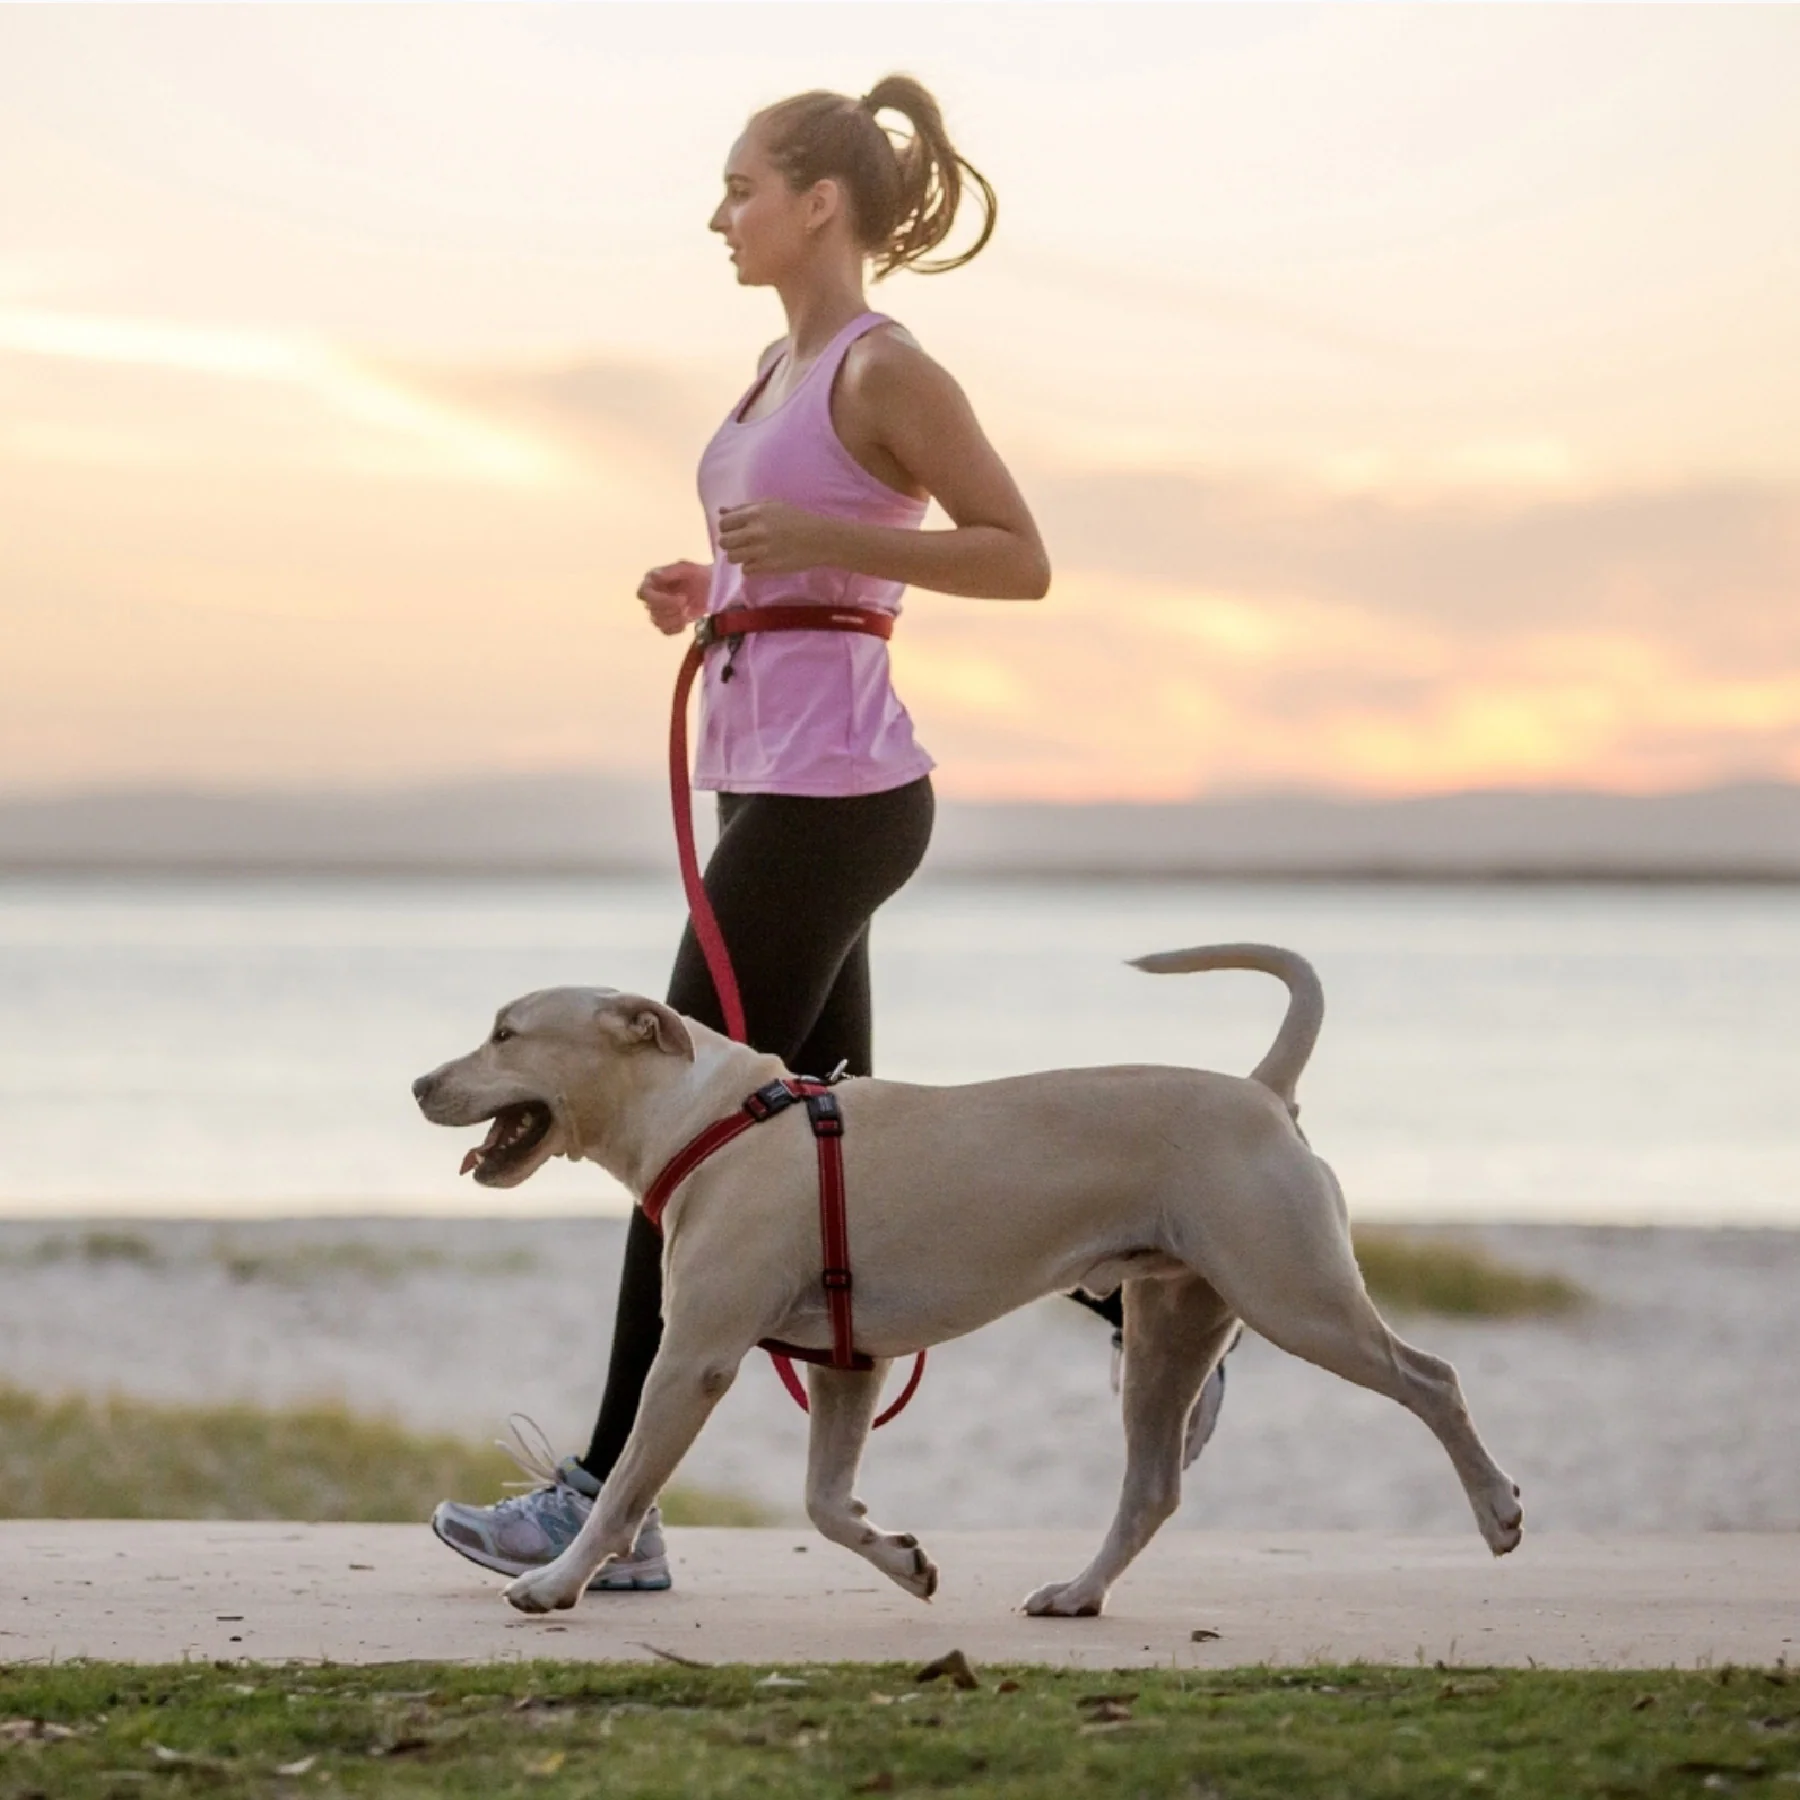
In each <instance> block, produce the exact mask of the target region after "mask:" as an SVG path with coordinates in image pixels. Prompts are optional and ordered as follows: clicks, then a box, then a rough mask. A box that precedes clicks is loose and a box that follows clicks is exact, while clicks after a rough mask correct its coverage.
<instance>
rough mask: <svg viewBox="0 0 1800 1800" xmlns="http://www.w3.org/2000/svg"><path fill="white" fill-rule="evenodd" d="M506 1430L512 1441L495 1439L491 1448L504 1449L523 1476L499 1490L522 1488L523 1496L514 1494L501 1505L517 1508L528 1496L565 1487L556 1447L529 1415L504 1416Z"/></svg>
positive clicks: (506, 1483)
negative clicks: (520, 1479) (523, 1478)
mask: <svg viewBox="0 0 1800 1800" xmlns="http://www.w3.org/2000/svg"><path fill="white" fill-rule="evenodd" d="M506 1428H507V1430H508V1431H510V1432H511V1433H512V1435H513V1442H512V1443H510V1444H509V1443H508V1442H507V1441H506V1439H505V1438H495V1439H494V1448H495V1449H496V1450H504V1451H505V1452H506V1454H507V1455H508V1456H510V1457H511V1458H512V1460H513V1463H514V1465H515V1466H516V1467H517V1468H518V1469H519V1470H520V1471H521V1472H522V1473H523V1474H524V1475H525V1476H526V1479H525V1480H524V1481H507V1482H502V1483H501V1485H502V1486H503V1487H509V1488H523V1489H525V1492H524V1493H521V1494H514V1495H513V1496H512V1497H511V1498H510V1499H508V1500H502V1501H501V1502H500V1505H501V1506H517V1505H519V1504H520V1503H521V1502H523V1501H525V1500H527V1499H529V1498H530V1497H531V1495H532V1494H536V1493H541V1492H542V1491H543V1490H544V1489H545V1488H556V1487H567V1486H568V1485H569V1484H568V1483H567V1482H566V1481H564V1480H563V1475H562V1468H561V1465H560V1464H559V1463H558V1461H557V1456H556V1446H555V1445H554V1444H552V1443H551V1442H550V1436H549V1433H548V1432H546V1431H545V1430H544V1428H543V1426H541V1425H540V1424H539V1423H538V1422H537V1420H536V1419H534V1418H533V1417H532V1416H531V1414H530V1413H518V1412H516V1413H508V1414H507V1417H506Z"/></svg>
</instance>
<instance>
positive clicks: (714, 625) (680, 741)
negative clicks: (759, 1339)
mask: <svg viewBox="0 0 1800 1800" xmlns="http://www.w3.org/2000/svg"><path fill="white" fill-rule="evenodd" d="M752 631H854V632H861V633H863V634H864V635H865V636H868V637H879V638H887V637H892V636H893V632H894V619H893V615H892V614H891V613H884V612H876V611H874V610H873V609H870V608H863V607H855V606H734V607H727V608H725V609H724V610H723V611H722V612H716V613H710V614H708V615H707V617H706V618H704V619H702V620H701V621H700V622H699V624H698V625H697V626H696V627H695V630H694V641H693V642H692V643H691V644H690V645H689V646H688V650H687V654H686V655H685V656H684V657H683V658H682V660H681V670H680V672H679V673H678V674H677V676H676V677H675V704H674V711H673V714H672V716H671V718H670V721H669V795H670V799H671V801H672V802H673V810H674V814H675V850H676V856H677V858H678V860H679V861H680V864H681V885H682V889H683V891H684V892H685V893H686V895H687V903H688V916H689V917H690V918H691V919H692V920H693V922H694V936H695V937H696V939H698V940H699V944H700V952H701V955H702V956H704V957H705V959H706V968H707V973H708V974H710V975H711V977H712V984H713V991H714V992H715V993H716V994H717V995H718V999H719V1010H720V1011H721V1012H722V1013H723V1014H724V1017H725V1030H726V1032H727V1034H728V1035H729V1036H730V1037H732V1038H733V1039H734V1040H735V1041H736V1042H738V1043H740V1044H744V1043H748V1042H749V1032H748V1030H747V1028H746V1027H745V1024H744V1002H743V997H742V996H741V995H740V994H739V992H738V985H737V976H736V974H735V973H734V972H733V970H732V967H731V954H730V952H729V951H728V950H727V949H726V948H725V934H724V933H723V932H722V931H720V929H719V921H718V917H717V915H716V914H715V913H714V912H713V909H712V902H711V901H710V900H709V899H708V898H707V895H706V888H705V886H704V884H703V883H702V882H701V879H700V858H699V855H698V853H697V851H696V850H695V847H694V801H693V792H692V788H691V785H690V781H689V777H688V741H687V711H688V696H689V695H690V694H691V693H692V692H693V687H694V679H695V677H696V676H697V675H698V674H699V673H700V670H701V667H702V666H703V664H704V663H705V660H706V652H707V651H708V650H709V649H711V648H712V646H713V645H714V644H716V643H719V642H720V641H721V640H723V641H725V642H726V643H728V644H729V646H730V648H729V650H728V651H727V655H728V656H729V657H732V658H735V657H736V655H737V652H738V646H739V644H740V642H741V641H742V638H743V637H744V635H745V634H746V633H748V632H752ZM722 679H724V680H726V681H729V680H730V679H731V664H730V663H729V662H728V663H727V664H726V668H725V673H724V676H723V677H722ZM795 1100H804V1102H805V1104H806V1110H807V1115H808V1117H809V1119H810V1120H811V1122H812V1129H813V1136H814V1138H815V1139H816V1140H817V1142H818V1150H819V1241H820V1244H821V1246H822V1248H823V1250H824V1261H825V1267H824V1272H823V1275H822V1280H823V1282H824V1286H825V1300H826V1304H827V1306H828V1307H829V1309H830V1312H831V1343H832V1347H831V1349H830V1351H829V1352H825V1351H818V1350H807V1349H803V1348H801V1347H800V1346H798V1345H795V1344H784V1343H780V1342H779V1341H777V1340H775V1339H768V1340H766V1341H765V1342H764V1344H763V1348H764V1349H765V1350H767V1351H768V1353H769V1356H770V1358H771V1359H772V1360H773V1362H774V1364H775V1372H776V1373H777V1374H778V1375H779V1376H780V1377H781V1381H782V1385H783V1386H784V1387H785V1388H786V1389H787V1391H788V1392H789V1393H790V1394H792V1395H793V1397H794V1399H795V1401H796V1402H797V1403H798V1405H799V1407H800V1410H801V1411H802V1412H805V1411H807V1410H808V1408H807V1402H806V1389H805V1387H804V1386H802V1384H801V1381H800V1377H799V1376H798V1375H796V1374H795V1373H794V1364H793V1360H792V1359H794V1358H798V1359H799V1360H801V1361H803V1362H818V1363H828V1364H829V1365H830V1366H831V1367H832V1368H836V1369H869V1368H872V1367H874V1364H873V1363H872V1362H871V1360H870V1359H869V1358H868V1357H867V1356H864V1355H863V1354H862V1353H861V1352H860V1351H858V1350H857V1349H856V1348H855V1344H854V1334H853V1326H852V1320H851V1302H850V1293H851V1285H852V1284H851V1274H850V1230H849V1224H848V1221H847V1220H846V1217H845V1213H844V1159H843V1147H842V1145H843V1134H844V1121H843V1114H842V1113H841V1112H840V1111H839V1109H838V1104H837V1096H836V1095H834V1094H832V1093H831V1092H830V1089H829V1087H828V1085H827V1084H826V1083H823V1082H816V1081H794V1082H775V1083H772V1084H771V1085H770V1086H769V1087H766V1088H759V1089H758V1090H757V1091H756V1093H754V1094H752V1095H751V1096H750V1098H749V1099H748V1100H746V1101H745V1102H744V1104H743V1106H742V1107H741V1108H740V1109H739V1110H738V1111H737V1112H735V1113H732V1114H731V1115H730V1116H729V1117H727V1118H724V1119H720V1120H717V1121H716V1122H715V1123H713V1124H712V1125H709V1126H708V1127H707V1128H706V1130H704V1131H703V1132H701V1133H700V1135H699V1136H698V1137H696V1138H695V1139H693V1140H692V1142H690V1143H689V1144H687V1145H686V1146H685V1147H684V1148H683V1149H682V1150H680V1151H678V1152H677V1153H676V1155H675V1156H674V1157H673V1158H672V1159H671V1160H670V1162H669V1163H668V1165H667V1167H665V1168H664V1169H663V1171H662V1173H661V1174H660V1175H658V1176H657V1178H656V1180H655V1181H654V1182H652V1183H651V1185H650V1188H649V1190H648V1191H647V1192H646V1193H645V1195H644V1203H643V1204H644V1214H645V1217H647V1218H648V1219H649V1221H650V1223H651V1224H652V1225H654V1226H656V1228H657V1229H658V1230H659V1231H660V1230H661V1229H662V1215H663V1211H664V1209H665V1208H666V1207H667V1206H668V1203H669V1198H670V1196H671V1195H672V1194H673V1193H674V1191H675V1189H676V1188H677V1187H679V1186H680V1185H681V1183H682V1182H683V1181H685V1180H686V1179H687V1177H688V1176H689V1175H691V1174H692V1173H693V1172H694V1170H695V1169H697V1168H698V1167H699V1166H700V1164H701V1163H703V1162H704V1161H705V1160H706V1159H707V1158H708V1157H709V1156H711V1155H712V1153H713V1152H714V1151H715V1150H718V1149H721V1148H722V1147H723V1146H724V1145H726V1144H728V1143H730V1142H731V1140H732V1139H733V1138H735V1137H737V1136H738V1135H739V1133H741V1132H744V1131H748V1130H749V1129H750V1127H751V1126H752V1125H758V1124H761V1123H762V1121H763V1120H764V1119H769V1118H773V1117H774V1116H775V1114H776V1113H777V1112H779V1111H782V1110H784V1109H785V1108H786V1107H787V1106H788V1105H789V1104H791V1103H792V1102H793V1101H795ZM924 1373H925V1352H924V1351H923V1350H921V1351H920V1352H919V1353H918V1354H917V1356H915V1357H914V1358H913V1367H912V1374H911V1375H910V1376H909V1377H908V1378H907V1382H906V1385H905V1387H903V1388H902V1389H901V1390H900V1397H899V1399H897V1400H896V1401H895V1402H894V1404H893V1405H892V1406H890V1407H889V1408H888V1409H887V1411H886V1412H884V1413H882V1414H881V1416H880V1417H879V1418H877V1419H876V1421H875V1427H876V1428H877V1429H879V1428H880V1427H881V1426H883V1425H885V1424H886V1423H887V1422H888V1420H889V1419H891V1418H893V1417H894V1415H895V1414H896V1413H898V1412H900V1411H901V1410H902V1409H903V1408H904V1407H905V1405H906V1403H907V1402H908V1401H909V1400H911V1399H912V1397H913V1395H914V1394H915V1393H916V1392H917V1391H918V1387H919V1382H920V1380H921V1379H922V1378H923V1376H924Z"/></svg>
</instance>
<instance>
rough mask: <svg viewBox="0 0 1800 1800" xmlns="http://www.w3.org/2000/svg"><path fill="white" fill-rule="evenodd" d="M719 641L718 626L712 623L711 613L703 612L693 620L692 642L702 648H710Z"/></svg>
mask: <svg viewBox="0 0 1800 1800" xmlns="http://www.w3.org/2000/svg"><path fill="white" fill-rule="evenodd" d="M718 641H719V628H718V626H716V625H715V624H714V623H713V616H712V614H711V613H704V614H702V615H701V617H699V618H698V619H696V620H695V621H694V642H695V643H696V644H698V645H699V647H700V648H701V649H702V650H710V649H711V648H712V647H713V645H714V644H716V643H717V642H718Z"/></svg>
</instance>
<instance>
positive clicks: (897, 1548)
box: [863, 1531, 938, 1600]
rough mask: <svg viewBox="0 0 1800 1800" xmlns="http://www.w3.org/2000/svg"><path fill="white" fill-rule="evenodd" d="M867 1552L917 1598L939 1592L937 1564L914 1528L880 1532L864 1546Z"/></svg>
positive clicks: (879, 1566)
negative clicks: (923, 1545) (928, 1553)
mask: <svg viewBox="0 0 1800 1800" xmlns="http://www.w3.org/2000/svg"><path fill="white" fill-rule="evenodd" d="M863 1554H864V1555H865V1556H867V1557H868V1558H869V1560H870V1561H871V1562H872V1563H874V1564H875V1566H876V1567H877V1568H878V1569H880V1571H881V1572H882V1574H884V1575H885V1576H886V1577H887V1578H888V1580H890V1581H891V1582H893V1583H894V1584H895V1585H896V1586H897V1587H903V1588H905V1589H906V1591H907V1592H908V1593H909V1594H911V1595H912V1597H913V1598H914V1599H915V1600H929V1599H930V1598H931V1596H932V1595H933V1594H935V1593H936V1592H937V1586H938V1567H937V1564H936V1563H934V1562H933V1561H932V1560H931V1558H930V1557H929V1556H927V1555H926V1554H925V1551H924V1548H923V1547H922V1546H921V1545H920V1543H919V1540H918V1539H917V1538H916V1537H914V1536H913V1534H912V1533H911V1532H910V1531H901V1532H893V1533H882V1534H879V1535H877V1536H875V1537H873V1539H872V1540H871V1541H870V1542H869V1543H868V1544H867V1545H866V1546H865V1547H864V1551H863Z"/></svg>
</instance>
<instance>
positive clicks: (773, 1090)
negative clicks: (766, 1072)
mask: <svg viewBox="0 0 1800 1800" xmlns="http://www.w3.org/2000/svg"><path fill="white" fill-rule="evenodd" d="M797 1098H798V1096H797V1095H796V1094H795V1093H794V1091H793V1089H792V1088H790V1087H789V1086H788V1084H787V1083H786V1082H785V1081H771V1082H770V1083H769V1084H768V1085H767V1086H766V1087H759V1088H758V1089H757V1090H756V1092H755V1093H754V1094H749V1095H746V1096H745V1099H744V1111H745V1112H747V1113H748V1114H749V1115H750V1116H751V1118H753V1119H754V1120H755V1121H756V1122H757V1124H759V1125H760V1124H761V1123H762V1122H763V1120H764V1119H772V1118H774V1116H775V1115H776V1114H777V1113H778V1112H783V1111H785V1110H786V1109H787V1108H788V1107H790V1106H792V1105H793V1104H794V1101H795V1100H796V1099H797Z"/></svg>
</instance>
